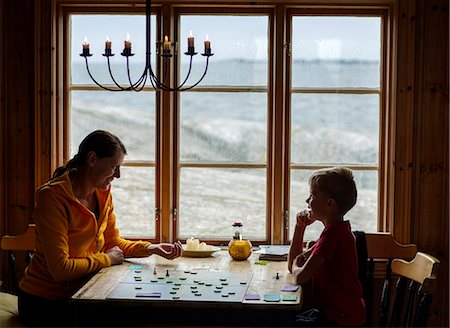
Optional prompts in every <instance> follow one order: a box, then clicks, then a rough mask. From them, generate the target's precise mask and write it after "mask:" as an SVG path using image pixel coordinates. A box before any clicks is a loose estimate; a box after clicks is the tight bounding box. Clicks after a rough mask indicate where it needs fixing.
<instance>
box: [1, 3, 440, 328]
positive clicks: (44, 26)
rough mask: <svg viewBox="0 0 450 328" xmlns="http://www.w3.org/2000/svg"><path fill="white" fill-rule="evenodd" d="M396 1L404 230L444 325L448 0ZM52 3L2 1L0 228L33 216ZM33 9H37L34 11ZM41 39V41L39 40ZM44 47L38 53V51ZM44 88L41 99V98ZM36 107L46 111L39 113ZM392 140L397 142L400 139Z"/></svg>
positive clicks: (17, 228) (17, 227)
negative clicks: (407, 190)
mask: <svg viewBox="0 0 450 328" xmlns="http://www.w3.org/2000/svg"><path fill="white" fill-rule="evenodd" d="M398 3H399V6H398V7H399V15H400V16H402V15H403V14H404V12H403V9H405V8H409V9H408V10H409V12H412V14H411V17H407V18H406V19H404V20H407V21H408V22H407V23H404V22H402V21H401V17H400V19H399V22H400V23H399V29H402V28H403V29H404V28H405V26H409V27H412V28H411V31H409V30H408V31H407V32H405V31H404V30H402V31H399V32H404V33H399V35H400V36H401V38H399V39H398V40H397V47H398V49H399V52H400V53H403V54H404V55H405V56H408V54H409V53H410V55H411V56H414V59H413V61H414V72H413V75H412V77H411V84H410V85H406V86H405V89H402V88H399V90H397V98H398V99H400V98H401V97H402V93H403V92H412V94H413V97H412V98H413V103H411V104H409V105H408V106H407V107H405V108H400V111H399V112H400V113H410V114H409V115H412V118H413V122H414V129H413V131H412V132H411V139H410V140H409V141H410V142H411V143H412V144H413V154H412V161H411V163H406V164H405V165H406V166H407V167H408V168H409V169H410V170H411V171H412V173H411V177H410V180H408V181H407V182H408V183H409V184H411V185H412V186H413V187H412V193H413V195H411V196H410V197H411V199H412V202H411V209H410V212H411V225H410V227H409V231H408V232H407V234H408V235H409V236H410V237H411V238H410V240H411V242H413V243H416V244H417V245H418V247H419V249H420V250H422V251H426V252H429V253H431V254H433V255H434V256H436V257H438V258H439V259H440V260H441V261H442V267H441V275H440V278H439V284H438V285H439V287H438V290H437V292H436V294H435V297H434V301H433V307H432V316H431V318H430V320H431V321H430V325H432V326H448V324H449V322H448V314H449V312H448V306H449V305H448V291H449V290H448V277H449V272H448V247H449V245H448V216H449V215H448V214H449V213H448V155H449V150H448V147H449V144H448V140H449V136H448V130H449V129H448V123H449V122H448V121H449V116H448V109H449V108H448V91H449V90H448V71H449V67H448V38H449V35H448V23H449V22H448V1H446V0H399V2H398ZM50 4H51V0H36V1H33V0H2V1H0V43H1V44H2V45H4V46H3V47H0V127H1V128H0V153H1V156H0V235H4V234H5V233H6V232H8V233H12V234H16V233H20V232H22V231H24V230H25V227H26V225H27V224H28V222H29V221H30V220H31V212H32V208H33V201H34V199H33V194H34V188H35V184H36V183H37V180H39V178H37V176H38V177H39V176H43V175H44V174H42V173H39V172H38V173H37V172H36V170H37V169H36V167H37V166H36V163H34V158H35V152H37V151H39V152H41V149H40V148H39V147H40V146H41V145H39V144H38V145H35V138H36V136H38V137H42V134H45V136H44V137H42V138H43V139H48V136H49V135H50V131H49V130H50V126H51V124H50V122H49V119H48V118H49V117H50V114H49V113H50V110H51V109H50V108H49V107H50V106H49V104H50V101H48V94H49V93H51V90H50V89H49V88H48V89H41V88H42V83H44V84H46V85H48V86H50V85H51V82H50V81H49V77H50V75H49V74H47V75H44V76H43V75H42V72H41V71H40V70H38V69H37V68H38V65H40V64H37V63H41V61H45V62H46V63H47V65H48V67H51V56H50V50H49V47H47V45H48V44H49V40H50V31H51V29H50V27H49V26H50V25H51V14H50V10H49V8H50ZM411 7H412V8H411ZM36 9H38V12H39V11H42V12H39V14H37V13H36ZM408 10H407V11H408ZM35 22H39V24H38V25H39V26H38V28H40V30H41V34H40V33H39V31H37V30H36V29H35ZM411 40H413V46H412V47H411V46H410V45H411ZM42 42H44V43H46V44H45V47H44V48H42V47H41V46H42V44H41V43H42ZM407 45H408V46H407ZM410 47H411V48H410ZM45 49H47V50H45ZM43 50H45V51H44V52H43V53H44V55H42V57H41V58H39V56H40V54H41V51H43ZM402 50H403V51H402ZM46 51H47V52H46ZM37 58H38V59H37ZM405 61H406V59H405V58H404V57H402V58H398V63H397V69H398V71H399V72H400V73H401V72H402V69H403V70H408V68H405V67H404V66H402V65H404V63H405ZM39 68H42V67H39ZM38 71H39V72H38ZM47 73H48V72H47ZM406 73H407V72H406ZM406 73H405V74H406ZM40 79H41V80H40ZM42 80H43V81H44V82H42ZM38 84H39V86H38ZM44 96H45V97H47V100H46V101H44V102H43V101H42V99H43V97H44ZM399 105H400V106H402V104H401V103H400V104H399ZM43 106H44V108H43V109H42V107H43ZM38 108H39V110H38ZM38 112H39V113H40V114H39V115H42V113H46V114H45V115H44V116H39V115H38V114H37V113H38ZM411 112H412V114H411ZM402 115H403V114H402ZM38 116H39V117H38ZM396 119H397V121H398V122H400V124H401V122H402V120H404V119H405V118H404V117H402V116H401V115H400V116H397V118H396ZM36 126H38V127H40V128H39V129H37V128H36ZM45 126H47V127H48V128H45ZM42 127H44V128H42ZM44 130H45V131H44ZM396 142H397V147H402V144H400V142H399V141H398V140H396ZM46 147H47V148H46V149H45V151H46V152H48V153H50V152H51V149H50V147H51V146H50V145H47V146H46ZM42 170H43V171H46V170H48V169H46V168H45V167H44V168H43V169H42ZM47 174H50V173H47ZM400 190H401V189H400ZM399 192H401V191H399ZM396 196H398V197H401V196H402V195H396ZM0 266H1V268H0V270H1V272H0V273H1V277H0V279H1V280H4V279H5V277H6V275H5V271H6V268H7V265H6V258H5V252H0Z"/></svg>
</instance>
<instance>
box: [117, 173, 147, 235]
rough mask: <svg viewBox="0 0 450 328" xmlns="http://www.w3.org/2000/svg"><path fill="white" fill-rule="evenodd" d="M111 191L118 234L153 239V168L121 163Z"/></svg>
mask: <svg viewBox="0 0 450 328" xmlns="http://www.w3.org/2000/svg"><path fill="white" fill-rule="evenodd" d="M111 194H112V197H113V201H114V213H115V214H116V218H117V220H116V224H117V226H118V228H119V231H120V233H121V235H122V236H129V237H133V236H137V237H141V236H145V237H150V238H155V206H154V205H153V204H155V169H154V168H153V167H126V166H122V167H121V168H120V179H116V180H114V181H113V183H112V188H111Z"/></svg>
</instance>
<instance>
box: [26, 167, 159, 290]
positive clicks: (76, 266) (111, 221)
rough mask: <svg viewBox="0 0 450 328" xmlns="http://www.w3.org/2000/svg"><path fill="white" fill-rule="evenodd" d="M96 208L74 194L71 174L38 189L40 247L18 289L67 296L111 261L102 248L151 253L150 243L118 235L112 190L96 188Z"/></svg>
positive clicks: (128, 253)
mask: <svg viewBox="0 0 450 328" xmlns="http://www.w3.org/2000/svg"><path fill="white" fill-rule="evenodd" d="M96 196H97V198H98V202H99V205H100V211H99V213H100V216H99V218H98V221H97V220H96V218H95V215H94V213H92V212H91V211H90V210H88V209H87V208H86V207H85V206H83V205H82V204H81V203H80V201H79V200H78V199H77V198H76V197H75V195H74V193H73V190H72V184H71V182H70V178H69V174H68V172H66V173H65V174H63V175H62V176H60V177H58V178H55V179H52V180H50V181H49V182H47V183H46V184H44V185H43V186H41V187H40V188H39V189H38V190H37V192H36V207H35V209H34V212H33V217H34V222H35V223H36V249H35V251H34V255H33V257H32V259H31V262H30V264H29V266H28V267H27V269H26V270H25V274H24V277H23V279H22V280H21V282H20V288H21V289H22V290H23V291H25V292H27V293H30V294H33V295H37V296H40V297H44V298H49V299H60V298H69V297H70V296H71V295H72V294H73V293H74V292H75V291H76V290H77V289H79V288H80V287H81V285H82V284H83V283H84V282H85V281H86V280H87V279H88V278H89V277H90V276H91V275H92V274H94V273H96V272H97V271H99V270H100V269H101V268H103V267H107V266H110V265H111V261H110V260H109V257H108V256H107V255H106V254H105V253H104V252H105V251H106V250H108V249H110V248H111V247H113V246H119V247H120V248H121V249H122V251H123V252H124V255H125V256H133V257H143V256H147V253H146V251H145V247H146V246H147V245H149V244H150V243H148V242H143V241H138V242H132V241H129V240H125V239H123V238H120V235H119V230H118V229H117V227H116V217H115V215H114V211H113V209H114V205H113V203H112V199H111V195H110V190H99V189H98V190H96Z"/></svg>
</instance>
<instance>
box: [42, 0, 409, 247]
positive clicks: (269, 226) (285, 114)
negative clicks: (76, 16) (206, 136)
mask: <svg viewBox="0 0 450 328" xmlns="http://www.w3.org/2000/svg"><path fill="white" fill-rule="evenodd" d="M153 2H154V3H153V4H152V12H155V13H156V12H158V13H159V15H157V16H158V17H160V21H159V23H157V28H158V27H160V31H159V33H158V34H159V35H160V37H162V35H166V34H167V35H169V37H170V38H171V39H174V38H175V36H176V34H177V33H179V32H178V31H176V30H175V26H177V24H175V22H176V21H177V20H179V14H180V13H182V14H185V13H191V14H195V13H197V14H206V13H208V14H209V13H210V12H211V11H216V12H218V13H219V14H224V11H226V12H227V13H241V14H245V13H248V12H256V13H260V12H264V13H269V15H270V16H269V30H270V32H269V43H268V46H269V56H268V59H269V63H268V65H269V69H268V74H269V77H268V85H267V91H266V92H267V94H268V130H267V165H266V166H267V175H266V176H267V182H266V185H267V189H266V201H267V206H266V212H267V218H266V236H267V240H265V241H258V243H261V244H263V243H271V244H288V243H289V242H290V240H289V229H288V227H289V206H290V204H289V198H290V197H289V192H290V191H289V182H290V181H289V179H290V177H289V175H290V169H289V166H290V156H289V151H290V145H289V143H290V140H289V138H290V74H291V73H290V70H289V69H290V66H289V61H290V59H289V55H288V48H287V47H286V43H287V42H288V37H289V35H290V30H291V26H290V25H291V23H292V20H290V19H289V18H288V17H289V15H290V14H291V13H297V12H299V11H302V12H310V13H313V12H319V11H320V12H321V13H328V14H332V13H337V12H339V13H342V14H344V13H349V12H351V13H352V14H354V13H356V12H360V13H375V12H377V13H379V14H380V15H383V18H382V20H383V21H384V22H383V23H382V32H381V35H382V39H383V40H384V41H382V43H381V44H382V51H381V53H382V63H380V65H381V72H382V76H381V84H380V89H381V92H380V107H381V110H380V115H381V117H380V140H379V142H380V161H379V177H380V179H379V200H378V204H379V205H378V212H379V213H378V230H379V231H380V232H386V231H393V220H392V216H393V214H394V209H393V199H394V191H395V188H394V187H395V186H394V181H395V179H394V172H395V170H394V154H395V153H394V152H395V142H390V141H391V140H393V141H395V137H396V135H395V127H394V126H395V124H394V123H395V91H396V90H395V88H396V84H395V79H394V78H395V77H396V75H395V68H396V66H395V60H396V59H397V58H396V56H395V53H396V43H395V41H394V36H395V33H396V24H397V22H396V20H395V14H397V13H396V1H395V0H379V1H378V2H376V3H374V2H373V1H361V2H359V3H358V5H354V4H352V1H335V0H330V1H323V2H320V3H319V4H317V5H311V4H310V3H309V2H306V1H303V0H298V1H297V2H295V3H292V2H288V3H278V2H277V1H271V2H269V1H263V2H260V3H255V2H252V1H248V0H238V1H234V2H229V3H223V2H222V1H218V0H209V1H203V2H201V3H191V4H188V2H187V1H182V0H179V1H173V0H167V1H153ZM111 3H113V6H109V7H108V6H105V5H106V4H111ZM54 4H55V5H54V6H53V8H52V9H53V25H54V27H55V28H54V29H53V32H52V34H53V35H52V43H53V45H54V48H55V50H54V51H53V52H52V62H53V64H52V67H53V68H54V73H53V82H52V84H53V87H54V90H56V97H54V98H53V101H52V105H53V106H54V109H55V110H52V120H54V121H53V122H54V123H52V124H51V128H52V133H51V136H52V140H51V141H50V144H51V145H52V156H51V168H52V169H54V168H56V167H57V166H59V165H61V164H62V163H64V162H66V161H67V160H68V159H69V158H68V157H69V155H70V154H69V149H68V148H69V140H70V120H69V118H70V112H69V110H68V108H70V107H69V106H70V90H69V89H68V85H69V82H70V81H69V77H70V54H69V53H68V51H67V49H68V44H69V43H70V42H69V41H68V40H70V31H69V29H68V28H67V27H68V20H67V15H68V14H72V13H99V14H101V13H112V12H119V13H120V12H124V13H129V12H139V13H141V12H142V13H144V11H145V2H144V1H131V0H130V1H129V0H122V1H115V0H111V1H106V0H104V1H99V2H98V3H96V4H95V5H92V3H91V2H89V1H86V0H84V1H83V0H80V1H68V0H54ZM287 23H289V24H287ZM177 36H178V35H177ZM177 66H178V63H175V64H174V65H173V66H172V67H171V69H177ZM157 67H159V66H158V63H157ZM157 70H159V69H158V68H157ZM275 72H277V73H278V74H275ZM279 72H282V73H281V74H280V73H279ZM169 74H170V78H171V83H174V84H175V83H176V81H177V78H174V77H173V74H171V72H169ZM146 88H148V86H146ZM216 89H218V88H216ZM231 89H232V88H230V90H227V91H228V92H236V91H233V90H231ZM205 90H206V88H205V89H204V90H202V89H201V87H197V89H194V90H193V91H192V92H196V91H198V92H201V91H205ZM260 92H261V91H260ZM157 94H158V93H157ZM53 106H52V107H53ZM279 108H281V110H279ZM178 111H179V97H178V96H177V94H176V93H174V94H173V95H171V94H170V93H168V92H161V93H159V94H158V95H157V96H156V121H157V124H156V136H155V142H156V147H155V150H156V158H155V163H154V167H155V175H156V177H155V192H156V197H155V198H156V199H155V206H156V208H157V212H156V213H157V215H156V220H155V238H154V239H149V238H147V237H146V236H143V238H141V239H146V240H150V241H152V242H173V241H174V240H176V238H177V228H176V227H177V224H176V223H177V222H176V219H177V218H176V216H174V215H173V214H174V213H173V210H174V209H176V208H177V206H178V196H177V191H178V190H179V178H178V170H179V165H180V163H179V158H178V154H179V149H178V147H179V140H178V138H179V136H178V131H179V126H178V124H179V122H178V120H179V117H178V116H179V113H178ZM37 157H39V155H37ZM128 164H129V165H130V166H133V165H136V166H139V165H141V164H140V163H135V164H132V163H131V162H129V163H128ZM356 169H358V168H356ZM397 221H400V222H396V223H398V224H400V225H402V222H407V218H403V219H400V220H399V219H397ZM403 224H405V223H403ZM132 239H136V238H132ZM208 242H211V243H213V244H214V243H215V244H220V243H222V242H217V241H208Z"/></svg>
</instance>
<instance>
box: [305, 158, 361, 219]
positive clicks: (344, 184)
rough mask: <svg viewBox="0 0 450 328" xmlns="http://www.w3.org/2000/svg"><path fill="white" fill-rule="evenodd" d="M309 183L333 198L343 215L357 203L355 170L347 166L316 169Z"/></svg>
mask: <svg viewBox="0 0 450 328" xmlns="http://www.w3.org/2000/svg"><path fill="white" fill-rule="evenodd" d="M309 185H310V186H311V187H316V188H317V189H318V190H319V191H320V192H322V193H324V194H326V195H327V196H329V197H331V198H333V199H334V200H335V201H336V203H337V206H338V209H339V211H340V212H341V214H342V215H344V214H345V213H347V212H348V211H349V210H350V209H351V208H352V207H353V206H355V204H356V198H357V194H358V193H357V191H356V185H355V180H354V179H353V172H352V171H351V170H350V169H348V168H346V167H338V166H336V167H332V168H327V169H321V170H317V171H315V172H314V173H313V174H312V175H311V176H310V177H309Z"/></svg>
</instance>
